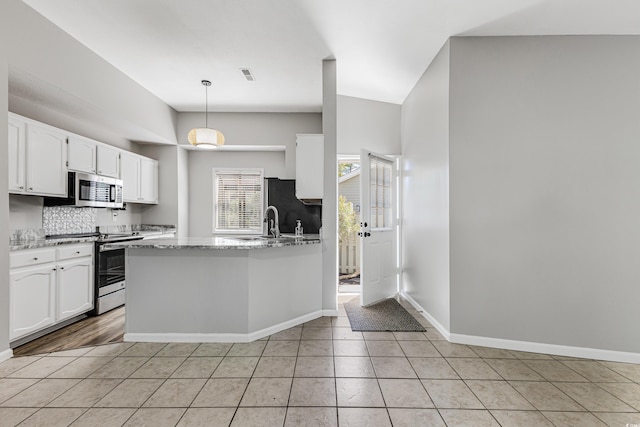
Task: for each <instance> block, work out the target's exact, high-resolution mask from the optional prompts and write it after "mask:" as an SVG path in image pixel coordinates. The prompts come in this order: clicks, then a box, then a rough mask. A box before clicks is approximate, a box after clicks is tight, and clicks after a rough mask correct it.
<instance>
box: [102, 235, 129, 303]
mask: <svg viewBox="0 0 640 427" xmlns="http://www.w3.org/2000/svg"><path fill="white" fill-rule="evenodd" d="M97 254H98V262H97V268H96V288H97V291H98V292H97V295H98V296H102V295H105V294H107V293H109V292H113V291H115V290H117V289H120V286H119V284H122V287H124V277H125V273H124V258H125V257H124V249H123V248H121V249H107V250H105V249H104V245H100V246H98V251H97ZM112 289H113V290H112Z"/></svg>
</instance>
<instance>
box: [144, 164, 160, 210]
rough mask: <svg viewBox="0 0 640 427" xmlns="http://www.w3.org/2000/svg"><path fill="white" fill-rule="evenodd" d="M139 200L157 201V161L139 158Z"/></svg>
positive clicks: (146, 201)
mask: <svg viewBox="0 0 640 427" xmlns="http://www.w3.org/2000/svg"><path fill="white" fill-rule="evenodd" d="M140 201H141V202H142V203H158V162H157V161H155V160H152V159H147V158H144V157H143V158H141V159H140Z"/></svg>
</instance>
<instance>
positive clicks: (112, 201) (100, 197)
mask: <svg viewBox="0 0 640 427" xmlns="http://www.w3.org/2000/svg"><path fill="white" fill-rule="evenodd" d="M44 204H45V206H60V205H72V206H78V207H93V208H122V207H123V205H124V204H123V200H122V180H120V179H115V178H109V177H106V176H100V175H91V174H87V173H79V172H69V176H68V184H67V197H66V198H60V197H45V199H44Z"/></svg>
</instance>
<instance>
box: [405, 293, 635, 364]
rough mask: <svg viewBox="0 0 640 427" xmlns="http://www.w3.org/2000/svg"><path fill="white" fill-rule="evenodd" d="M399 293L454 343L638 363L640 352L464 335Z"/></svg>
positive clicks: (407, 296) (409, 297)
mask: <svg viewBox="0 0 640 427" xmlns="http://www.w3.org/2000/svg"><path fill="white" fill-rule="evenodd" d="M401 295H402V296H403V297H404V298H406V299H407V301H409V302H410V303H411V305H413V307H414V308H415V309H416V310H417V311H418V312H419V313H420V314H421V315H422V316H423V317H424V318H425V319H427V320H428V321H429V323H431V324H432V325H433V326H434V327H435V328H436V329H437V330H438V332H440V334H441V335H442V336H443V337H444V338H445V339H446V340H447V341H450V342H452V343H455V344H468V345H475V346H480V347H493V348H501V349H505V350H516V351H526V352H530V353H544V354H553V355H556V356H568V357H579V358H584V359H595V360H606V361H609V362H623V363H640V353H630V352H625V351H614V350H604V349H598V348H588V347H573V346H567V345H558V344H546V343H538V342H531V341H518V340H507V339H502V338H490V337H481V336H477V335H464V334H455V333H451V332H449V331H448V330H447V329H446V328H445V327H444V326H442V324H441V323H440V322H438V321H437V320H436V319H435V318H434V317H433V316H432V315H430V314H429V313H428V312H427V311H426V310H425V309H424V308H422V307H421V306H420V304H418V303H417V302H416V301H415V300H414V299H413V298H411V296H409V295H407V294H406V293H404V292H401Z"/></svg>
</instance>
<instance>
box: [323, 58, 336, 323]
mask: <svg viewBox="0 0 640 427" xmlns="http://www.w3.org/2000/svg"><path fill="white" fill-rule="evenodd" d="M337 73H338V69H337V64H336V61H335V60H324V61H322V132H321V133H322V134H323V135H324V197H323V198H322V239H323V240H322V308H323V309H324V310H331V311H332V310H335V311H337V310H338V301H337V289H338V262H337V259H338V179H337V177H338V154H337V138H338V131H337V114H338V113H337V104H338V102H337ZM336 314H337V313H336Z"/></svg>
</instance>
